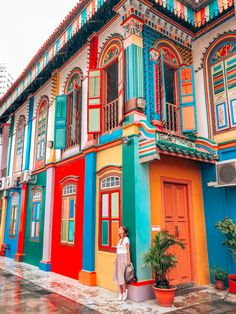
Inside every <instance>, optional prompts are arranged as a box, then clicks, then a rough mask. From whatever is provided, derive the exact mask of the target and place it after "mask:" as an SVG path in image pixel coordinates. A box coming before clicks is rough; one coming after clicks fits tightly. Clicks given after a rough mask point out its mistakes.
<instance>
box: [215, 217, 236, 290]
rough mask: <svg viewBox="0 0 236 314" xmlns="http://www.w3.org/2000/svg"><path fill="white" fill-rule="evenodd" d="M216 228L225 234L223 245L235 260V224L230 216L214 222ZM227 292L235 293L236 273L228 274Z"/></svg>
mask: <svg viewBox="0 0 236 314" xmlns="http://www.w3.org/2000/svg"><path fill="white" fill-rule="evenodd" d="M216 228H217V229H218V230H219V231H220V232H221V233H222V234H223V235H224V236H225V240H224V242H223V245H225V246H227V247H228V248H229V250H230V253H231V255H232V258H233V259H234V261H236V224H235V223H234V222H233V220H232V219H230V218H225V219H224V220H221V221H219V222H218V223H217V224H216ZM228 279H229V292H230V293H236V275H235V274H230V275H228Z"/></svg>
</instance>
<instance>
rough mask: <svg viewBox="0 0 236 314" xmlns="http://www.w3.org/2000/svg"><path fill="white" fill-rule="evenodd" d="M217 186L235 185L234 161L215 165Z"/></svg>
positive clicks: (235, 167)
mask: <svg viewBox="0 0 236 314" xmlns="http://www.w3.org/2000/svg"><path fill="white" fill-rule="evenodd" d="M216 177H217V185H218V186H232V185H236V160H228V161H224V162H220V163H218V164H216Z"/></svg>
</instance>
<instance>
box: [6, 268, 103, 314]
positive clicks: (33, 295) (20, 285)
mask: <svg viewBox="0 0 236 314" xmlns="http://www.w3.org/2000/svg"><path fill="white" fill-rule="evenodd" d="M0 313H1V314H13V313H14V314H18V313H19V314H21V313H24V314H34V313H43V314H51V313H59V314H64V313H67V314H68V313H87V314H88V313H91V314H96V313H99V312H98V311H95V310H92V309H90V308H88V307H86V306H84V305H82V304H79V303H77V302H75V301H72V300H69V299H67V298H65V297H63V296H60V295H58V294H56V293H53V292H51V291H48V290H46V289H43V288H42V287H40V286H37V285H35V284H34V283H31V282H29V281H27V280H24V279H22V278H20V277H17V276H14V275H13V274H10V273H7V272H6V271H4V270H1V269H0Z"/></svg>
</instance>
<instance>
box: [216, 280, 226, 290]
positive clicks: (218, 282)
mask: <svg viewBox="0 0 236 314" xmlns="http://www.w3.org/2000/svg"><path fill="white" fill-rule="evenodd" d="M215 288H216V289H218V290H224V288H225V283H224V281H223V280H218V279H215Z"/></svg>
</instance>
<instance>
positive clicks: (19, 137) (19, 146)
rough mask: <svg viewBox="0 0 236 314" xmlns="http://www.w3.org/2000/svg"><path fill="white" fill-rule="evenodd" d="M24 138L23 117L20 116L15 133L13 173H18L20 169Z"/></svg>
mask: <svg viewBox="0 0 236 314" xmlns="http://www.w3.org/2000/svg"><path fill="white" fill-rule="evenodd" d="M24 137H25V116H21V117H20V119H19V122H18V126H17V131H16V157H15V172H19V171H21V169H22V163H23V151H24Z"/></svg>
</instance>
